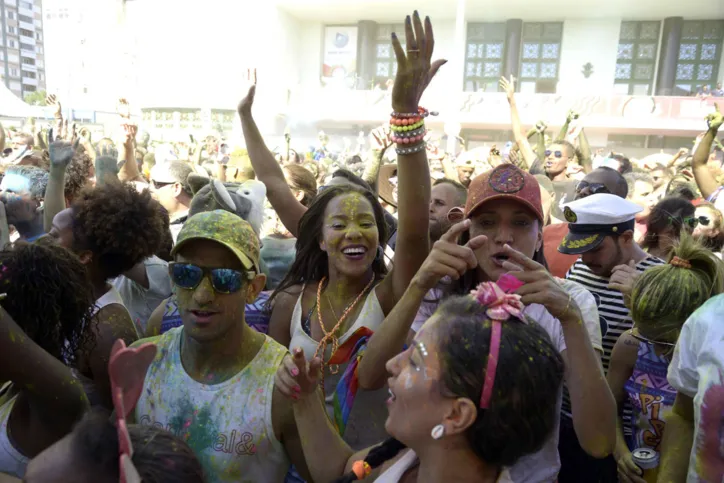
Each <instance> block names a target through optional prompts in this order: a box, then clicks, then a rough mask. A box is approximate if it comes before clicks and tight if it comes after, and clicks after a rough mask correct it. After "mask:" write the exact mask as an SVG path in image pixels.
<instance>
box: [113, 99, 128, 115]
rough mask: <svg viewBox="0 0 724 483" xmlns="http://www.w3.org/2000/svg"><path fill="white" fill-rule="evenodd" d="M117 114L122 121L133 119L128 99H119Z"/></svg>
mask: <svg viewBox="0 0 724 483" xmlns="http://www.w3.org/2000/svg"><path fill="white" fill-rule="evenodd" d="M116 112H117V113H118V115H119V116H121V118H122V119H130V118H131V104H130V103H129V102H128V99H126V98H125V97H121V98H120V99H118V103H116Z"/></svg>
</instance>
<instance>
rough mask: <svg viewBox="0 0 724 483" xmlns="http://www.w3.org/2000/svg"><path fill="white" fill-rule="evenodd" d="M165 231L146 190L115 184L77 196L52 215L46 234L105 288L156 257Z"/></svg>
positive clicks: (159, 210)
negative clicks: (81, 264) (68, 252)
mask: <svg viewBox="0 0 724 483" xmlns="http://www.w3.org/2000/svg"><path fill="white" fill-rule="evenodd" d="M167 229H168V225H166V224H165V220H164V215H163V208H162V207H161V206H160V205H159V203H158V202H157V201H156V200H154V199H153V198H152V196H151V193H150V192H149V191H148V190H144V191H141V192H139V191H137V190H136V188H135V187H134V186H133V185H132V184H122V183H120V182H116V183H108V184H105V185H103V186H99V187H96V188H93V189H87V190H86V191H84V192H83V193H81V195H80V196H79V197H78V198H77V199H76V200H75V202H74V203H73V205H72V206H71V207H70V208H67V209H65V210H63V211H61V212H60V213H58V214H57V215H55V218H54V219H53V228H52V230H51V231H50V235H51V236H52V237H54V238H55V239H56V240H57V242H58V243H59V244H60V245H61V246H64V247H66V248H68V249H70V250H72V251H73V252H74V253H75V254H76V255H78V257H79V258H80V259H81V261H82V262H83V263H84V264H85V265H86V267H87V269H88V273H89V275H90V277H91V280H92V281H93V283H94V284H96V285H97V286H99V287H105V283H106V281H107V280H108V279H111V278H115V277H117V276H119V275H121V274H122V273H124V272H126V271H128V270H130V269H131V268H133V266H134V265H136V264H137V263H139V262H141V261H143V260H144V259H145V258H148V257H150V256H151V255H153V254H154V253H156V251H157V250H158V249H159V247H160V246H161V244H162V243H163V240H164V234H165V232H166V230H167Z"/></svg>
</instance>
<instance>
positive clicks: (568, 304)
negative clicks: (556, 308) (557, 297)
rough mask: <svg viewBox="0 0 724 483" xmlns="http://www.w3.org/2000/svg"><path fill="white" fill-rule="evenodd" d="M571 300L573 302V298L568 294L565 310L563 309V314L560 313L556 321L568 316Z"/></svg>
mask: <svg viewBox="0 0 724 483" xmlns="http://www.w3.org/2000/svg"><path fill="white" fill-rule="evenodd" d="M571 300H573V297H571V294H568V303H567V304H566V308H565V309H563V313H562V314H561V316H560V317H559V318H558V320H560V319H562V318H563V317H565V316H566V314H568V309H570V308H571Z"/></svg>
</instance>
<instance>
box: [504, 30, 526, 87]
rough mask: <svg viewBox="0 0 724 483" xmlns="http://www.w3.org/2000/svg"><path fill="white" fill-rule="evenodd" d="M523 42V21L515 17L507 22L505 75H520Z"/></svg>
mask: <svg viewBox="0 0 724 483" xmlns="http://www.w3.org/2000/svg"><path fill="white" fill-rule="evenodd" d="M522 44H523V21H522V20H521V19H518V18H515V19H511V20H508V21H506V22H505V54H504V57H503V75H504V76H505V77H508V78H509V77H510V76H511V75H513V76H515V77H518V73H519V71H520V50H521V46H522Z"/></svg>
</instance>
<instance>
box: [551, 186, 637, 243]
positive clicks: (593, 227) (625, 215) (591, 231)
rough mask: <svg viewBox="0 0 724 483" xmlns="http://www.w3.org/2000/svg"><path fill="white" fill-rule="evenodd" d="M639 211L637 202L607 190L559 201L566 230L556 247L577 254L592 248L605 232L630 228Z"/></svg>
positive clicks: (608, 233)
mask: <svg viewBox="0 0 724 483" xmlns="http://www.w3.org/2000/svg"><path fill="white" fill-rule="evenodd" d="M641 211H643V208H641V207H640V206H639V205H637V204H635V203H631V202H630V201H627V200H625V199H623V198H621V197H619V196H616V195H612V194H609V193H599V194H595V195H591V196H586V197H585V198H581V199H579V200H576V201H573V202H571V203H567V204H565V205H563V215H564V216H565V218H566V221H568V234H567V235H566V236H565V237H564V238H563V241H562V242H561V244H560V246H559V247H558V251H559V252H561V253H567V254H569V255H580V254H581V253H585V252H587V251H589V250H593V249H594V248H596V247H597V246H598V245H600V244H601V242H603V239H604V238H606V237H607V236H609V235H619V234H621V233H623V232H625V231H628V230H633V229H634V226H635V224H636V221H635V216H636V213H639V212H641Z"/></svg>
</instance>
